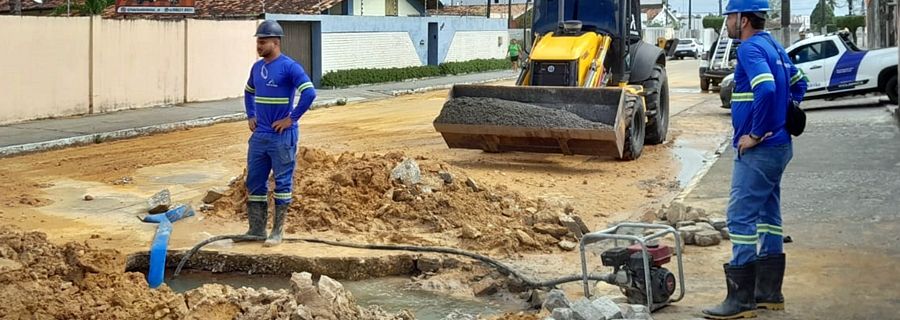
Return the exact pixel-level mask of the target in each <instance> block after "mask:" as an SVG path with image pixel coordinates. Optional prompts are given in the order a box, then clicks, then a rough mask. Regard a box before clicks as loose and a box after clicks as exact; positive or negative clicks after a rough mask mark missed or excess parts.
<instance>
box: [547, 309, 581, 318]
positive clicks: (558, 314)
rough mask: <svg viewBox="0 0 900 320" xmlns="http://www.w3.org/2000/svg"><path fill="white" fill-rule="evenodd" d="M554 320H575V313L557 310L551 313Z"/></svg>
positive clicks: (570, 310)
mask: <svg viewBox="0 0 900 320" xmlns="http://www.w3.org/2000/svg"><path fill="white" fill-rule="evenodd" d="M550 316H551V317H553V320H574V319H575V313H574V312H572V309H569V308H556V309H553V312H551V313H550Z"/></svg>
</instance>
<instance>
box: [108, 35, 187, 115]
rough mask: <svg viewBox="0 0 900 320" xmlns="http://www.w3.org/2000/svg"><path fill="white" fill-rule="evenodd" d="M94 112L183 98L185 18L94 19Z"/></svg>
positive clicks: (171, 101)
mask: <svg viewBox="0 0 900 320" xmlns="http://www.w3.org/2000/svg"><path fill="white" fill-rule="evenodd" d="M93 25H94V29H93V39H94V43H93V53H94V57H93V63H94V68H93V75H92V79H93V86H94V91H93V97H94V112H108V111H113V110H122V109H131V108H142V107H149V106H156V105H165V104H176V103H181V102H183V101H184V74H185V65H184V59H185V48H184V25H185V22H184V21H177V22H176V21H151V20H103V19H94V21H93Z"/></svg>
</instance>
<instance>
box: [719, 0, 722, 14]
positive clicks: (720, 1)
mask: <svg viewBox="0 0 900 320" xmlns="http://www.w3.org/2000/svg"><path fill="white" fill-rule="evenodd" d="M719 16H722V0H719Z"/></svg>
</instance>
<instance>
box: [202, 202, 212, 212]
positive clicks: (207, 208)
mask: <svg viewBox="0 0 900 320" xmlns="http://www.w3.org/2000/svg"><path fill="white" fill-rule="evenodd" d="M215 209H216V206H214V205H211V204H205V203H204V204H202V205H200V211H202V212H209V211H213V210H215Z"/></svg>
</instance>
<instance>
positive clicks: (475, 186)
mask: <svg viewBox="0 0 900 320" xmlns="http://www.w3.org/2000/svg"><path fill="white" fill-rule="evenodd" d="M466 185H467V186H469V188H471V189H472V191H475V192H481V191H482V190H483V189H481V187H479V186H478V184H477V183H475V180H473V179H472V178H468V179H466Z"/></svg>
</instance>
